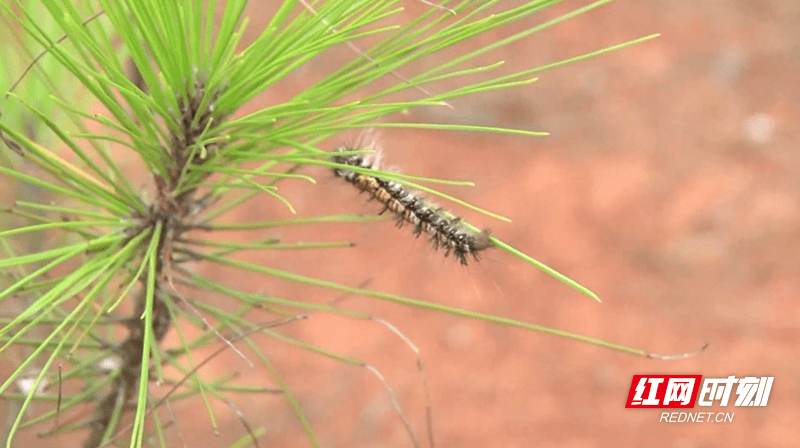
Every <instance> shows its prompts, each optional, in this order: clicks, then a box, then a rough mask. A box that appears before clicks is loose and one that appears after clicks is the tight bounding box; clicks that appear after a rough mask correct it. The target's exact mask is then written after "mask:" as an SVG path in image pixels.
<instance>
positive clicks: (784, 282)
mask: <svg viewBox="0 0 800 448" xmlns="http://www.w3.org/2000/svg"><path fill="white" fill-rule="evenodd" d="M409 3H410V4H409V5H408V6H407V9H406V12H405V13H404V14H408V15H409V17H411V16H413V15H414V14H418V13H419V11H421V8H424V7H425V5H423V4H416V3H414V2H409ZM583 4H585V2H564V3H563V4H561V5H559V6H558V7H557V8H555V9H553V10H550V11H547V12H546V13H545V14H543V15H541V16H538V17H536V18H534V19H532V20H530V21H528V22H527V23H526V24H524V26H533V25H535V24H537V23H541V22H542V21H543V20H544V18H545V17H555V15H556V14H557V13H563V12H566V11H567V10H570V9H573V8H575V7H578V6H580V5H583ZM259 8H260V7H259V6H258V5H251V8H250V10H249V11H250V12H251V13H256V14H253V16H252V20H251V23H250V25H249V29H250V35H251V36H254V35H255V34H256V33H257V31H258V30H260V29H261V28H262V27H263V26H264V25H265V23H266V22H267V21H268V19H269V14H268V12H269V11H267V10H264V11H259ZM652 33H661V34H662V35H661V37H659V38H657V39H655V40H652V41H649V42H647V43H644V44H641V45H639V46H636V47H633V48H629V49H626V50H623V51H620V52H615V53H611V54H607V55H604V56H601V57H599V58H595V59H592V60H589V61H584V62H580V63H576V64H573V65H569V66H566V67H563V68H560V69H556V70H553V71H548V72H545V73H542V74H540V75H539V77H540V79H539V81H538V82H536V83H534V84H532V85H530V86H527V87H524V88H518V89H514V90H510V91H502V92H496V93H492V94H484V95H479V96H475V97H470V98H464V99H459V100H454V101H452V102H451V103H452V105H453V107H454V110H449V109H444V108H440V109H436V110H434V109H431V110H418V111H412V113H411V115H408V116H405V117H401V118H399V119H400V120H404V121H409V122H411V121H433V122H448V123H453V122H455V123H469V124H483V125H489V126H508V127H516V128H522V129H530V130H544V131H548V132H550V134H551V135H550V136H549V137H541V138H529V137H510V136H498V135H496V134H467V133H463V134H460V133H452V132H447V133H445V132H434V131H413V132H412V131H385V132H383V135H382V138H381V141H382V144H383V146H384V148H385V154H384V155H385V158H386V159H387V163H388V164H390V165H396V166H398V167H401V168H402V170H403V172H406V173H413V174H419V175H424V176H431V177H440V178H446V179H469V180H472V181H474V182H475V184H476V187H474V188H455V187H451V188H443V191H446V192H447V193H450V194H454V195H457V196H458V197H460V198H463V199H465V200H467V201H469V202H471V203H473V204H476V205H478V206H481V207H484V208H487V209H489V210H491V211H493V212H496V213H499V214H501V215H504V216H507V217H509V218H510V219H511V220H512V222H511V223H501V222H499V221H493V220H491V219H490V218H488V217H485V216H481V215H477V214H475V213H466V214H465V216H466V217H467V219H469V220H470V221H472V222H474V223H475V224H476V225H481V226H482V225H485V226H488V227H490V228H491V229H492V231H493V233H494V235H495V236H497V237H498V238H500V239H501V240H503V241H505V242H507V243H509V244H511V245H513V246H514V247H517V248H519V249H520V250H522V251H524V252H525V253H528V254H530V255H532V256H533V257H535V258H537V259H539V260H541V261H542V262H544V263H546V264H548V265H550V266H551V267H553V268H555V269H557V270H559V271H561V272H563V273H565V274H567V275H568V276H570V277H571V278H573V279H575V280H577V281H579V282H580V283H582V284H583V285H585V286H587V287H589V288H590V289H591V290H593V291H594V292H595V293H597V294H598V295H599V296H600V297H601V298H602V299H603V303H602V304H598V303H594V302H592V301H591V300H590V299H588V298H586V297H584V296H582V295H580V294H579V293H577V292H575V291H573V290H571V289H569V288H567V287H566V286H564V285H562V284H561V283H559V282H557V281H556V280H554V279H552V278H550V277H548V276H546V275H544V274H542V273H540V272H538V271H537V270H536V269H534V268H533V267H531V266H528V265H525V264H524V263H522V262H520V261H518V260H516V259H512V258H511V257H510V256H508V255H507V254H505V253H503V252H501V251H499V250H494V251H491V252H490V253H488V254H487V256H486V257H485V259H484V260H482V261H481V262H480V263H478V264H473V265H471V266H469V267H467V268H463V267H461V266H458V265H457V264H456V263H455V262H454V261H453V260H450V259H443V258H442V257H441V255H440V254H436V253H433V252H432V251H430V250H429V249H428V248H427V247H426V244H425V242H423V241H421V240H420V241H415V240H414V239H413V238H412V237H411V236H410V232H408V231H406V230H396V229H395V228H394V227H393V225H392V224H391V223H389V222H380V223H372V224H364V225H347V226H345V225H341V226H331V227H325V228H322V227H320V228H311V227H305V228H297V229H289V230H287V231H284V232H282V233H281V236H282V237H283V238H284V239H285V240H286V241H296V240H304V241H312V240H326V241H340V240H352V241H354V242H355V243H356V247H355V248H351V249H337V250H332V251H326V252H318V251H315V252H314V253H286V252H279V253H268V254H254V255H251V258H249V260H251V261H259V262H261V263H264V264H266V265H268V266H270V267H276V268H280V269H285V270H290V271H295V272H299V273H302V274H305V275H313V276H319V277H322V278H325V279H331V280H336V281H340V282H343V283H346V284H350V285H358V284H360V283H361V282H363V281H365V280H367V279H371V284H370V287H372V288H375V289H379V290H383V291H389V292H393V293H397V294H400V295H404V296H408V297H412V298H416V299H421V300H428V301H434V302H438V303H443V304H447V305H450V306H456V307H463V308H467V309H469V310H474V311H480V312H485V313H493V314H498V315H501V316H507V317H513V318H516V319H520V320H524V321H528V322H532V323H536V324H540V325H544V326H549V327H554V328H559V329H564V330H569V331H574V332H576V333H579V334H583V335H588V336H592V337H597V338H602V339H605V340H609V341H613V342H616V343H620V344H623V345H627V346H632V347H636V348H642V349H645V350H648V351H652V352H655V353H665V354H669V353H680V352H687V351H692V350H696V349H698V348H699V347H701V346H702V345H703V344H705V343H709V344H710V345H709V347H708V349H707V350H706V351H705V352H703V353H702V354H701V355H700V356H697V357H696V358H692V359H687V360H682V361H672V362H664V361H656V360H648V359H643V358H639V357H635V356H631V355H626V354H622V353H617V352H613V351H610V350H607V349H602V348H598V347H593V346H588V345H584V344H580V343H578V342H574V341H567V340H563V339H558V338H555V337H552V336H548V335H543V334H538V333H532V332H528V331H525V330H521V329H514V328H506V327H501V326H498V325H492V324H486V323H482V322H477V321H471V320H467V319H462V318H456V317H453V316H447V315H441V314H436V313H433V312H430V311H424V310H417V309H409V308H405V307H401V306H397V305H392V304H387V303H385V302H380V301H377V300H373V299H363V298H350V299H348V300H347V301H346V302H345V303H346V304H347V305H348V306H350V307H352V308H353V309H357V310H361V311H367V312H369V313H372V314H374V315H377V316H380V317H381V318H383V319H385V320H386V321H388V322H391V323H392V324H393V325H395V326H396V327H398V328H399V329H401V330H402V331H403V332H404V333H405V334H406V335H407V336H408V337H409V338H410V339H411V340H412V341H413V342H414V344H416V346H417V347H418V348H419V350H420V352H421V359H422V361H423V363H424V366H425V373H426V374H427V377H428V381H429V386H430V391H431V408H432V412H433V428H434V434H435V440H436V445H437V446H438V447H455V446H458V447H487V446H492V447H529V446H547V447H564V448H567V447H588V448H591V447H606V446H624V447H634V446H636V447H638V446H642V447H669V448H693V447H697V448H701V447H790V446H796V443H797V442H796V440H797V439H798V436H800V431H798V428H797V422H798V421H800V406H799V405H798V403H800V380H798V368H799V367H800V360H798V358H799V357H800V355H798V349H797V337H798V326H799V325H800V324H799V323H798V322H800V300H798V299H800V280H798V276H797V274H798V272H800V250H799V249H800V182H798V179H800V153H799V152H798V151H797V142H798V141H800V125H798V123H799V121H798V120H799V119H800V106H798V105H799V104H800V82H798V80H800V2H784V1H778V0H750V1H745V0H741V1H706V2H685V1H683V2H682V1H675V0H670V1H667V0H663V1H650V2H632V1H617V2H614V3H612V4H610V5H607V6H605V7H603V8H600V9H599V10H596V11H594V12H591V13H589V14H587V15H585V16H581V17H579V18H577V19H575V20H571V21H568V22H566V23H563V24H560V25H557V26H555V27H554V28H552V29H549V30H548V31H545V32H542V33H540V34H536V35H534V36H533V37H530V38H527V39H525V40H523V41H521V42H518V43H516V44H514V45H512V46H511V47H509V48H506V49H504V50H503V51H501V52H498V53H493V54H492V55H493V57H492V58H488V59H485V61H486V62H488V61H490V60H498V59H502V60H505V61H506V66H505V67H504V68H505V69H507V70H513V69H517V70H519V69H523V68H526V67H531V66H535V65H540V64H543V63H545V62H549V61H554V60H558V59H562V58H565V57H569V56H574V55H577V54H581V53H585V52H588V51H593V50H595V49H597V48H600V47H602V46H605V45H611V44H615V43H619V42H622V41H625V40H629V39H633V38H637V37H641V36H644V35H649V34H652ZM503 35H507V34H503ZM499 37H500V36H499V35H487V36H483V37H482V38H481V39H479V40H477V41H476V42H475V46H476V47H477V46H478V45H485V44H487V43H489V42H492V41H493V40H495V39H498V38H499ZM332 61H333V59H332ZM434 62H435V61H434ZM429 63H430V61H429ZM331 66H336V65H335V64H334V62H331ZM323 69H325V64H324V63H317V64H316V65H313V66H311V67H310V68H309V69H308V70H310V73H309V74H305V75H304V74H303V73H300V74H298V75H296V76H294V77H293V78H292V79H290V80H289V83H290V84H292V83H293V85H292V86H289V87H290V88H288V89H287V91H290V90H291V87H293V88H295V89H301V88H302V87H303V85H305V84H306V83H307V82H308V77H309V76H310V77H313V75H314V73H313V72H314V70H323ZM443 87H446V86H443ZM281 98H282V96H281V94H280V93H270V94H268V95H265V96H262V97H260V99H259V101H262V102H261V103H260V104H261V105H266V104H274V103H275V102H277V101H279V100H281ZM256 106H258V104H256V105H253V106H252V107H256ZM315 174H319V175H318V176H317V177H318V178H319V179H321V182H320V184H318V185H316V186H305V185H299V184H298V185H295V184H289V183H287V184H286V185H285V186H284V187H282V188H283V189H282V193H283V194H284V195H286V196H287V197H288V198H289V199H290V200H291V201H292V203H293V205H294V206H295V207H296V208H297V211H298V214H299V215H301V216H304V215H320V214H323V213H344V212H350V211H363V212H365V213H372V212H374V211H376V208H378V206H377V205H375V204H369V203H365V200H364V198H363V197H359V196H358V194H357V193H356V192H355V191H353V189H352V188H351V187H349V186H347V185H344V184H343V183H341V182H340V181H339V180H337V179H334V178H332V177H331V176H329V175H327V174H320V173H318V172H315ZM457 211H458V212H459V213H460V212H462V211H463V210H462V209H457ZM276 215H277V216H284V215H287V214H286V212H285V211H284V210H282V209H279V205H277V204H275V201H271V200H264V201H261V202H254V203H253V204H252V205H251V206H250V207H248V208H246V209H242V210H240V214H239V215H238V218H245V219H249V218H253V217H258V218H260V219H266V218H265V217H268V216H276ZM236 218H237V217H236V216H233V217H231V218H230V219H236ZM320 261H322V262H320ZM201 270H202V268H201ZM203 272H205V273H206V274H208V275H210V276H224V275H226V273H225V272H224V271H219V270H215V269H208V270H206V271H203ZM229 280H230V281H234V282H236V284H237V286H240V287H243V288H249V289H251V290H253V291H258V292H265V293H270V294H274V295H277V296H281V297H290V298H298V297H304V295H308V298H309V300H315V301H319V302H325V301H330V300H333V299H334V298H335V294H332V293H329V292H326V291H320V290H309V289H308V288H303V287H298V286H296V285H292V284H286V283H281V282H277V281H274V280H273V279H270V278H253V277H252V276H248V277H247V278H235V279H230V278H229ZM284 331H285V332H286V333H287V334H290V335H292V336H295V337H298V338H302V339H303V340H305V341H308V342H310V343H315V344H319V345H321V346H323V347H325V348H327V349H331V350H337V351H339V352H341V353H344V354H347V355H349V356H353V357H356V358H359V359H362V360H364V361H365V362H367V363H369V364H370V365H373V366H375V367H376V368H378V369H379V370H380V371H381V373H382V374H383V375H384V376H385V377H386V380H387V381H388V382H389V383H390V384H391V385H392V387H393V388H394V390H395V392H396V394H397V396H398V398H399V399H400V401H401V403H402V405H403V407H404V410H405V413H406V415H407V417H408V419H409V420H410V423H411V425H412V426H413V428H414V430H415V432H416V434H417V437H419V438H421V439H423V440H425V437H426V436H425V425H424V415H425V407H424V403H425V400H424V395H423V389H422V387H421V382H420V374H419V371H418V370H417V367H416V358H415V356H414V354H413V353H412V352H411V351H410V350H409V348H408V346H406V345H405V344H404V343H403V342H402V341H400V340H399V339H398V338H397V337H396V336H394V335H393V334H392V333H391V332H390V331H388V330H387V329H386V328H384V327H382V326H381V325H379V324H376V323H373V322H352V321H349V320H347V319H343V318H339V317H331V316H324V315H316V316H313V317H311V318H310V319H308V320H307V321H304V322H301V323H297V324H293V325H292V326H291V327H287V328H286V329H285V330H284ZM263 343H264V350H265V352H266V353H268V354H269V355H271V356H273V357H274V360H275V364H276V366H277V367H278V369H279V370H280V371H281V372H282V373H283V374H284V375H285V377H286V379H287V381H288V382H289V384H290V385H291V386H292V387H293V388H294V391H295V392H296V394H297V398H298V400H299V402H300V403H301V405H302V406H304V407H305V409H306V411H307V413H308V416H309V419H310V421H311V423H312V424H313V426H314V428H315V430H316V433H317V436H318V438H319V442H320V444H321V445H322V446H325V447H356V446H358V447H382V446H398V447H399V446H409V445H410V442H409V439H408V436H407V433H406V431H405V429H404V427H403V424H402V422H401V421H400V420H399V419H398V418H397V415H396V414H395V413H394V412H393V410H392V408H391V405H390V401H389V399H388V397H387V395H386V393H385V392H384V391H383V389H382V387H381V385H380V382H379V381H378V380H377V379H376V378H375V377H374V376H372V375H371V374H370V373H369V372H367V371H366V370H365V369H363V368H358V367H351V366H346V365H344V364H340V363H335V362H332V361H330V360H327V359H324V358H322V357H320V356H318V355H313V354H308V353H306V352H303V351H302V350H300V349H297V348H295V347H291V346H288V345H281V344H280V343H278V342H275V341H272V340H270V339H266V338H265V339H263ZM212 365H213V366H214V367H212V368H208V369H207V370H204V376H205V377H207V378H211V377H212V376H213V375H223V374H226V373H228V374H229V373H233V372H238V374H239V375H241V378H242V381H243V382H246V383H249V384H261V385H266V386H270V385H271V382H270V381H269V379H268V378H269V376H268V374H267V373H266V372H264V371H260V370H257V369H255V370H254V369H250V368H248V367H247V365H246V364H245V363H244V361H242V360H241V359H239V358H238V357H236V355H233V354H231V353H227V354H225V355H222V356H220V357H219V358H218V359H216V360H215V361H214V362H213V363H212ZM644 373H654V374H665V373H676V374H702V375H704V376H707V377H710V376H720V377H727V376H728V375H736V376H737V377H743V376H774V377H775V381H774V384H773V387H772V393H771V395H770V399H769V404H768V405H767V407H765V408H749V409H748V408H736V407H733V406H729V407H727V408H719V407H714V408H712V411H718V412H722V411H727V412H734V420H733V422H732V423H680V424H679V423H671V424H670V423H659V414H660V412H659V410H632V409H625V407H624V405H625V401H626V398H627V393H628V388H629V386H630V382H631V377H632V376H633V375H634V374H644ZM236 403H237V405H238V407H239V408H240V409H241V411H242V412H243V414H244V415H245V417H246V418H247V420H248V422H249V423H250V425H251V426H253V427H259V426H266V428H267V435H266V436H264V437H263V438H262V439H261V443H262V445H261V446H308V441H307V440H306V439H305V435H304V434H303V432H302V430H301V428H300V425H299V423H298V422H297V420H296V418H295V417H294V416H293V414H292V411H291V410H290V409H289V407H288V406H287V405H286V404H285V403H284V401H283V400H282V399H281V398H280V397H277V396H267V397H265V398H264V399H263V400H260V399H253V398H246V399H238V400H236ZM198 404H199V403H189V402H187V403H180V404H176V405H174V406H173V408H174V412H175V414H176V417H177V418H176V426H175V427H173V428H172V429H170V431H172V437H174V438H173V439H172V440H173V441H174V442H175V446H181V443H182V442H181V441H180V439H177V438H176V437H177V436H176V434H177V433H180V434H181V435H182V438H183V441H184V442H185V444H186V446H189V447H216V446H227V444H228V443H231V442H232V441H234V440H237V439H239V438H240V437H242V436H244V435H246V432H245V430H244V428H243V426H242V425H241V422H240V421H239V418H238V417H237V416H236V415H235V414H234V413H233V412H231V411H230V410H229V409H228V408H227V407H226V406H225V405H220V407H219V409H218V411H219V412H218V413H217V416H218V417H219V436H216V437H215V436H214V430H213V429H212V428H211V426H210V423H209V420H208V416H207V415H206V414H205V411H204V408H203V406H199V405H198ZM701 410H702V411H705V409H701ZM793 441H794V442H793ZM38 443H42V446H54V445H53V443H58V444H62V445H63V443H64V442H63V440H62V441H61V442H59V441H58V440H57V439H47V440H44V441H39V442H38ZM26 446H27V445H26Z"/></svg>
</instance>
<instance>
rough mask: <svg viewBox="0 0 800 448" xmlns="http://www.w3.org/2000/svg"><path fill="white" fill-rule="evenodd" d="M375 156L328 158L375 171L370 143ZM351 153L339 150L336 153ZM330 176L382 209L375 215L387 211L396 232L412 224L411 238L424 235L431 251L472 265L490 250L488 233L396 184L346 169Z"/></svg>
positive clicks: (376, 160) (343, 148) (335, 156)
mask: <svg viewBox="0 0 800 448" xmlns="http://www.w3.org/2000/svg"><path fill="white" fill-rule="evenodd" d="M364 149H373V150H374V151H375V155H374V156H373V157H372V158H370V157H369V155H362V154H356V155H336V154H334V155H333V156H331V158H330V159H331V161H332V162H334V163H338V164H341V165H348V166H353V167H358V168H365V169H375V168H377V166H378V161H379V158H380V151H379V148H378V147H377V145H376V144H375V142H374V140H373V141H372V142H371V148H364ZM349 150H355V148H348V147H346V146H340V147H338V148H336V152H339V151H349ZM333 175H334V176H336V177H340V178H342V179H344V180H345V181H346V182H348V183H349V184H351V185H353V186H354V187H356V188H357V189H358V190H359V191H361V192H362V193H367V194H369V197H370V198H369V199H370V200H375V201H378V202H380V203H381V204H383V209H382V210H381V211H380V212H379V213H378V214H379V215H382V214H383V213H386V212H387V211H391V212H393V213H394V214H395V218H396V221H395V225H396V226H397V227H398V228H401V227H403V226H404V225H405V224H413V225H414V230H413V234H414V236H415V237H417V238H419V236H420V235H422V234H423V233H425V234H427V235H428V241H429V242H430V244H431V245H432V246H433V248H434V250H438V249H440V248H442V249H444V256H445V257H448V256H450V254H451V253H452V254H453V257H454V258H456V259H457V260H458V261H459V262H460V263H461V264H462V265H467V264H468V261H469V260H468V258H467V256H468V255H471V256H472V258H473V259H475V260H476V261H477V260H479V252H480V251H482V250H484V249H487V248H489V247H491V246H492V244H491V242H490V241H489V237H490V233H489V231H488V230H483V231H481V232H474V231H472V230H471V229H469V228H468V227H467V226H466V225H465V223H464V221H462V219H461V218H460V217H458V216H454V217H449V218H448V215H447V214H446V213H445V212H444V211H443V210H442V208H441V207H436V208H434V206H433V205H432V204H431V203H429V202H428V201H427V200H425V199H424V198H423V197H422V196H420V195H418V194H416V193H413V192H411V191H410V190H408V189H407V188H406V187H404V186H402V185H400V184H398V183H397V182H393V181H389V180H385V179H382V178H380V177H376V176H371V175H367V174H362V173H357V172H355V171H351V170H348V169H347V168H342V167H335V168H333Z"/></svg>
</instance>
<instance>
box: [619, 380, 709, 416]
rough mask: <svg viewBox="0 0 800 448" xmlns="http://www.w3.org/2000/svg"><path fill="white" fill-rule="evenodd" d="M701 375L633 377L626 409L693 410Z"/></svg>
mask: <svg viewBox="0 0 800 448" xmlns="http://www.w3.org/2000/svg"><path fill="white" fill-rule="evenodd" d="M702 378H703V376H702V375H634V376H633V381H631V390H630V391H629V392H628V402H627V403H626V404H625V407H626V408H693V407H694V404H695V402H696V401H697V392H698V391H699V390H700V381H701V379H702Z"/></svg>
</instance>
